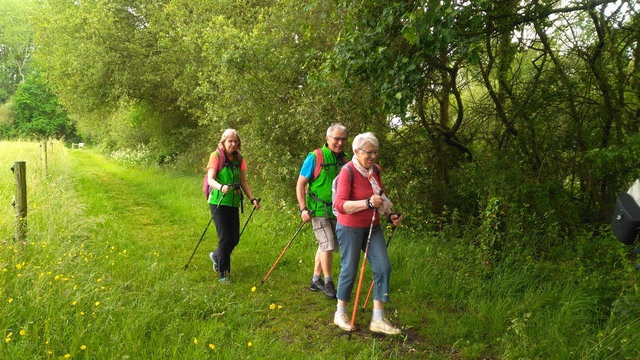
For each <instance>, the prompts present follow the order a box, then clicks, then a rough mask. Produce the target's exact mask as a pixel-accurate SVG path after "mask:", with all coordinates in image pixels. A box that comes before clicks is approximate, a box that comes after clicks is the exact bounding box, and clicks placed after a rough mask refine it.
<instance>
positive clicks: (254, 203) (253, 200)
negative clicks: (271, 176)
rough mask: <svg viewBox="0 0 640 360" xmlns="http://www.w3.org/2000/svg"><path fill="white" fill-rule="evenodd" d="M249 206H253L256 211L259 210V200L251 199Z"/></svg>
mask: <svg viewBox="0 0 640 360" xmlns="http://www.w3.org/2000/svg"><path fill="white" fill-rule="evenodd" d="M251 204H253V208H254V209H256V210H258V209H260V199H256V198H253V199H251Z"/></svg>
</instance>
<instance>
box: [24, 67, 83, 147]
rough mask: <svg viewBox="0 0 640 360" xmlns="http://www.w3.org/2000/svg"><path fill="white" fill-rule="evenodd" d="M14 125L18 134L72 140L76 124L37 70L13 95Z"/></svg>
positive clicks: (36, 137) (34, 137)
mask: <svg viewBox="0 0 640 360" xmlns="http://www.w3.org/2000/svg"><path fill="white" fill-rule="evenodd" d="M13 103H14V108H13V127H14V128H15V129H16V133H17V134H18V135H19V136H23V137H28V138H33V139H46V138H49V137H55V138H64V139H68V140H75V136H76V135H75V127H74V125H73V124H72V123H71V121H70V120H69V117H68V116H67V113H66V111H65V110H64V109H63V108H62V107H61V106H60V104H59V103H58V100H57V97H56V96H55V95H54V94H53V93H51V91H50V90H49V89H48V87H47V83H46V82H45V79H44V77H43V76H42V75H41V74H40V73H32V74H31V75H29V77H27V80H26V81H25V82H24V83H23V84H20V86H18V90H17V91H16V93H15V94H14V95H13Z"/></svg>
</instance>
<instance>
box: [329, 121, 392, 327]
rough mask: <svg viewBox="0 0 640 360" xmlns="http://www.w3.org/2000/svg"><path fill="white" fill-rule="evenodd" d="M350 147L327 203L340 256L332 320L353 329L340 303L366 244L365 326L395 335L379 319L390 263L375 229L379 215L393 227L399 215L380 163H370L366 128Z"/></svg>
mask: <svg viewBox="0 0 640 360" xmlns="http://www.w3.org/2000/svg"><path fill="white" fill-rule="evenodd" d="M352 146H353V153H354V156H353V159H352V160H351V162H349V163H348V164H346V165H345V166H343V167H342V170H341V171H340V176H339V177H338V181H337V193H336V195H335V199H334V202H333V206H334V209H335V211H336V212H337V217H338V223H337V226H336V233H337V235H338V243H339V245H340V253H341V254H342V255H341V259H340V266H341V270H340V276H339V278H338V290H337V298H338V308H337V310H336V313H335V315H334V318H333V322H334V324H336V325H338V326H339V327H340V328H341V329H342V330H345V331H352V330H355V329H354V328H353V327H352V325H351V324H350V320H349V316H348V315H347V313H346V306H347V302H348V301H349V300H350V297H351V292H352V290H353V285H354V283H355V280H356V275H357V273H358V263H359V261H360V251H365V249H366V248H367V242H369V244H368V253H367V259H368V261H369V266H370V267H371V269H372V270H373V280H374V288H373V317H372V319H371V323H370V324H369V330H371V331H372V332H376V333H383V334H387V335H397V334H400V330H399V329H398V328H396V327H395V326H393V325H392V324H391V323H390V322H389V320H387V319H386V318H385V317H384V304H385V303H386V302H389V278H390V275H391V263H390V261H389V254H388V252H387V246H386V244H385V241H384V234H383V233H382V229H381V227H380V216H384V218H383V219H387V220H388V221H390V222H391V223H392V224H393V225H394V226H397V225H399V224H400V222H401V221H402V217H401V216H400V215H398V214H394V213H392V212H391V207H392V206H393V204H392V203H391V201H389V199H388V198H387V196H386V195H385V194H384V192H383V191H384V186H383V184H382V180H381V177H380V167H379V166H378V165H377V164H376V159H377V157H378V139H376V137H375V135H373V134H372V133H370V132H368V133H364V134H360V135H358V136H356V137H355V139H354V140H353V144H352ZM381 190H382V191H381ZM380 194H382V195H380Z"/></svg>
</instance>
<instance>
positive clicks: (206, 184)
mask: <svg viewBox="0 0 640 360" xmlns="http://www.w3.org/2000/svg"><path fill="white" fill-rule="evenodd" d="M216 153H217V154H218V168H217V170H216V174H219V173H220V171H222V168H224V164H225V162H226V159H227V155H226V154H225V153H224V150H222V149H217V150H216ZM235 155H236V158H237V159H238V164H242V155H240V152H238V151H236V152H235ZM208 175H209V174H208V172H207V174H204V182H203V183H202V191H203V192H204V198H205V199H207V200H209V195H210V194H211V191H212V190H213V188H212V187H211V186H209V181H208V179H207V178H208Z"/></svg>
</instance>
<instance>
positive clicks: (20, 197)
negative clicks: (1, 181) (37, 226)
mask: <svg viewBox="0 0 640 360" xmlns="http://www.w3.org/2000/svg"><path fill="white" fill-rule="evenodd" d="M11 171H13V174H14V175H15V179H16V185H15V197H14V200H13V201H14V203H13V207H14V208H15V209H16V237H15V239H16V240H17V241H20V242H24V241H26V239H27V163H26V162H24V161H16V162H15V163H14V164H13V166H12V167H11Z"/></svg>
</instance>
